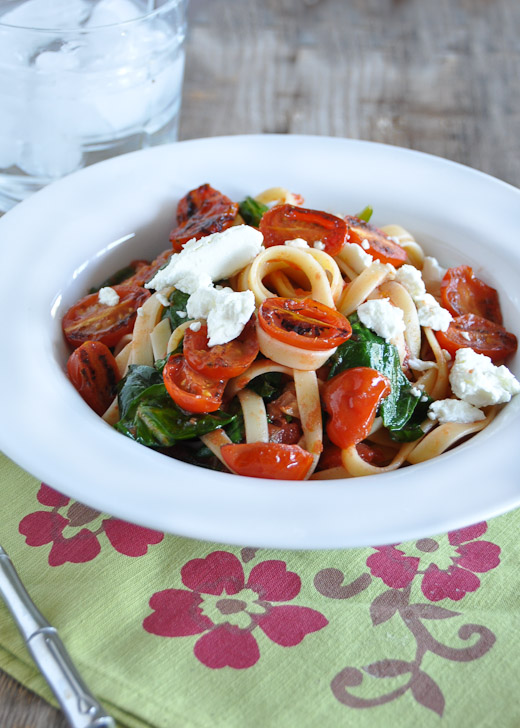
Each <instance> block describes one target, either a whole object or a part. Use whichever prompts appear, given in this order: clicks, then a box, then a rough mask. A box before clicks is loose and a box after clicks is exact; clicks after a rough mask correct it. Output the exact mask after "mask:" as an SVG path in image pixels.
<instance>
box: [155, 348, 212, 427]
mask: <svg viewBox="0 0 520 728" xmlns="http://www.w3.org/2000/svg"><path fill="white" fill-rule="evenodd" d="M163 380H164V384H165V386H166V389H167V391H168V394H169V395H170V397H171V398H172V399H173V401H174V402H175V404H178V405H179V407H182V409H185V410H187V411H188V412H195V413H200V412H215V410H218V408H219V407H220V405H221V403H222V395H223V393H224V386H225V382H223V381H216V380H214V379H209V377H205V376H204V375H203V374H199V372H196V371H195V370H194V369H192V368H191V367H190V365H189V364H188V362H187V361H186V359H185V358H184V356H183V355H182V354H175V355H174V356H171V357H170V358H169V359H168V361H167V362H166V365H165V367H164V369H163Z"/></svg>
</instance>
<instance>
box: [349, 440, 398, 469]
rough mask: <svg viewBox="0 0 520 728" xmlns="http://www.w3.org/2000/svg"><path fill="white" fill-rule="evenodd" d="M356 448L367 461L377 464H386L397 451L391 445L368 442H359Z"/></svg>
mask: <svg viewBox="0 0 520 728" xmlns="http://www.w3.org/2000/svg"><path fill="white" fill-rule="evenodd" d="M356 450H357V451H358V455H359V457H360V458H362V459H363V460H364V461H365V462H366V463H370V464H371V465H377V466H380V465H386V464H387V463H388V462H389V461H390V460H391V459H392V455H393V454H395V451H393V450H392V449H391V448H389V447H384V446H382V445H374V444H373V443H370V445H369V444H368V443H367V442H358V444H357V445H356Z"/></svg>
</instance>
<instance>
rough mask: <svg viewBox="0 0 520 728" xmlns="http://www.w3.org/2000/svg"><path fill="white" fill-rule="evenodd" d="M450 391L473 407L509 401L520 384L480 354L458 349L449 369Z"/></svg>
mask: <svg viewBox="0 0 520 728" xmlns="http://www.w3.org/2000/svg"><path fill="white" fill-rule="evenodd" d="M449 378H450V384H451V388H452V390H453V393H454V394H455V395H456V396H457V397H458V398H459V399H462V400H464V402H469V403H470V404H473V405H475V406H476V407H487V406H488V405H491V404H502V403H503V402H509V400H510V399H511V397H512V396H513V395H514V394H518V392H520V383H519V382H518V380H517V379H516V378H515V376H514V375H513V374H512V373H511V372H510V371H509V369H508V368H507V367H506V366H504V365H503V364H502V365H501V366H498V367H497V366H495V365H494V364H493V362H492V361H491V359H490V358H489V357H488V356H484V354H476V353H475V352H474V351H473V349H469V348H468V349H459V350H458V351H457V353H456V355H455V362H454V364H453V366H452V368H451V372H450V377H449Z"/></svg>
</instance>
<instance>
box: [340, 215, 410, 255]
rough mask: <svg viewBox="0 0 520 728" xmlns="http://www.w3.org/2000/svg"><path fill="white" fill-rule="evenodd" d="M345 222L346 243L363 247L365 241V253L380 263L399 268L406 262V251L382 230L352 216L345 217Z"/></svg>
mask: <svg viewBox="0 0 520 728" xmlns="http://www.w3.org/2000/svg"><path fill="white" fill-rule="evenodd" d="M345 221H346V223H347V228H348V230H347V241H348V242H349V243H356V244H357V245H361V247H363V245H362V243H363V241H365V240H366V242H367V243H368V248H367V247H366V245H365V248H366V252H367V253H369V254H370V255H371V256H372V257H373V258H375V260H379V261H380V262H381V263H391V264H392V265H393V266H395V267H396V268H399V266H401V265H403V263H405V262H406V257H407V256H406V250H405V249H404V248H402V247H401V246H400V245H399V244H398V243H396V242H394V241H393V240H390V238H389V237H388V235H386V233H384V232H383V231H382V230H380V229H379V228H377V227H375V226H374V225H370V224H369V223H368V222H365V220H360V219H359V218H358V217H354V216H353V215H347V217H346V218H345Z"/></svg>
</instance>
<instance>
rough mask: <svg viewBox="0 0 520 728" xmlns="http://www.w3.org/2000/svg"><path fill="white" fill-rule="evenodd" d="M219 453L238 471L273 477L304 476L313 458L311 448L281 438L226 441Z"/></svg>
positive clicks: (239, 473) (301, 478)
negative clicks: (286, 443) (281, 441)
mask: <svg viewBox="0 0 520 728" xmlns="http://www.w3.org/2000/svg"><path fill="white" fill-rule="evenodd" d="M220 453H221V455H222V457H223V458H224V461H225V463H226V465H228V466H229V467H230V468H231V469H232V470H234V471H235V473H238V475H247V476H249V477H252V478H268V479H270V480H275V479H280V480H303V479H304V478H305V476H306V475H307V473H308V472H309V468H310V467H311V465H312V462H313V457H312V455H311V454H310V452H307V450H304V449H303V448H302V447H300V446H299V445H284V444H282V443H279V442H250V443H243V444H237V445H234V444H231V445H223V446H222V447H221V448H220Z"/></svg>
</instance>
